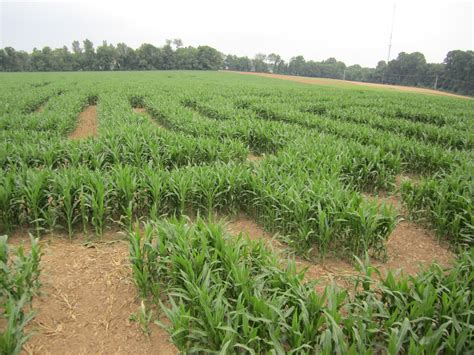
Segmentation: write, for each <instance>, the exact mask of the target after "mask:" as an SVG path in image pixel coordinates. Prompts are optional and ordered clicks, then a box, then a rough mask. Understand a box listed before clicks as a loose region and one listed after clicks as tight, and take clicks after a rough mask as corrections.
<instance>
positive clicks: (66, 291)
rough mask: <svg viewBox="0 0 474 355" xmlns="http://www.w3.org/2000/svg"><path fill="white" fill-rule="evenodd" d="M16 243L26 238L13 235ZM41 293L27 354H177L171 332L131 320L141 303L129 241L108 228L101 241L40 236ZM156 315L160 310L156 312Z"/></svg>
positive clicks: (25, 348) (34, 303)
mask: <svg viewBox="0 0 474 355" xmlns="http://www.w3.org/2000/svg"><path fill="white" fill-rule="evenodd" d="M10 239H11V240H12V243H13V244H18V243H19V241H20V240H26V239H28V238H27V237H26V236H25V235H24V234H23V235H14V236H13V237H11V238H10ZM41 245H42V248H43V253H44V255H43V257H42V260H41V269H42V271H41V272H42V273H41V284H42V285H41V288H40V296H38V297H36V298H35V299H34V301H33V308H34V309H35V310H37V314H36V317H35V318H34V320H33V321H32V323H30V325H29V326H28V328H29V329H28V331H32V332H33V336H32V337H31V338H30V340H29V341H28V342H27V343H26V345H25V347H24V352H25V353H27V354H177V353H178V351H177V349H176V348H175V346H174V345H173V344H172V343H171V341H170V339H169V335H168V333H167V332H166V331H165V330H164V329H162V328H160V327H158V326H157V325H155V324H150V328H151V334H150V335H149V336H146V335H144V334H143V332H142V331H141V329H140V327H139V325H138V324H137V323H135V322H133V321H130V316H131V315H132V314H134V313H137V312H138V309H139V306H140V302H139V299H138V295H137V290H136V288H135V285H134V283H133V281H132V276H131V269H130V263H129V259H128V258H129V247H128V242H127V241H126V240H125V241H124V240H123V236H122V235H120V234H118V233H108V234H107V235H105V236H104V239H103V241H102V242H97V243H90V244H86V243H85V239H84V238H83V237H81V236H78V237H75V239H74V240H73V241H72V242H71V241H69V240H66V239H65V238H64V236H58V235H51V236H43V237H42V240H41ZM154 316H156V314H154Z"/></svg>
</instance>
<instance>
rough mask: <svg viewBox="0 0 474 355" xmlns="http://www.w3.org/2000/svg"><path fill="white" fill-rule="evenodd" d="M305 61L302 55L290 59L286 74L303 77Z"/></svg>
mask: <svg viewBox="0 0 474 355" xmlns="http://www.w3.org/2000/svg"><path fill="white" fill-rule="evenodd" d="M305 65H306V61H305V60H304V57H303V56H302V55H299V56H296V57H293V58H291V59H290V64H289V65H288V73H289V74H291V75H304V74H305Z"/></svg>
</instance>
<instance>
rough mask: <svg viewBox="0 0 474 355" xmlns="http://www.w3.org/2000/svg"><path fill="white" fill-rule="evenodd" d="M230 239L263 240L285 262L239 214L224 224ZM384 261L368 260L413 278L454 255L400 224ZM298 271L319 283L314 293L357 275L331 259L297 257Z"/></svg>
mask: <svg viewBox="0 0 474 355" xmlns="http://www.w3.org/2000/svg"><path fill="white" fill-rule="evenodd" d="M226 228H227V230H228V232H229V233H230V234H231V235H237V234H239V233H242V234H243V235H244V236H245V235H248V237H249V238H250V239H252V240H258V239H263V240H264V241H265V244H267V245H268V246H269V247H270V248H271V249H272V250H273V251H274V252H275V253H276V254H277V255H279V256H280V257H281V258H282V260H286V258H287V247H286V246H285V245H284V244H283V243H281V242H279V241H278V240H276V239H275V238H273V236H271V235H270V234H269V233H267V232H266V231H264V230H263V229H262V227H260V226H259V225H258V224H257V223H255V222H254V221H252V220H251V219H249V218H248V217H247V216H245V215H243V214H239V215H237V216H235V217H233V218H231V219H230V220H229V221H228V222H227V223H226ZM387 254H388V261H387V262H386V263H382V262H380V261H377V260H372V264H373V265H374V266H377V267H378V268H380V269H381V271H382V272H388V271H393V272H395V271H397V270H401V271H402V272H404V273H406V274H415V273H416V272H417V271H418V270H419V267H420V266H422V267H427V266H428V265H430V264H431V263H433V262H435V261H436V262H438V263H439V264H440V265H442V266H449V265H450V263H451V261H452V260H454V255H453V254H452V253H451V252H450V251H449V249H448V245H447V244H445V243H440V242H438V240H437V239H436V237H435V236H434V234H433V233H432V232H431V231H428V230H426V229H424V228H422V227H420V226H418V225H416V224H414V223H412V222H408V221H401V222H399V223H398V225H397V227H396V228H395V230H394V231H393V232H392V234H391V235H390V238H389V241H388V243H387ZM294 259H295V263H296V265H297V268H298V270H302V269H303V268H307V271H306V275H305V279H306V280H319V281H320V285H319V286H318V287H317V289H320V290H321V289H322V288H323V287H324V285H326V284H328V283H330V282H332V281H335V282H336V284H338V285H339V286H343V287H345V286H349V285H350V283H349V278H350V277H351V276H354V275H356V274H357V271H356V269H355V267H354V265H353V264H351V263H350V262H348V261H346V260H342V259H339V258H337V257H335V256H331V255H330V256H327V257H326V259H325V260H324V262H319V263H315V262H313V261H307V260H305V259H303V258H300V257H295V258H294Z"/></svg>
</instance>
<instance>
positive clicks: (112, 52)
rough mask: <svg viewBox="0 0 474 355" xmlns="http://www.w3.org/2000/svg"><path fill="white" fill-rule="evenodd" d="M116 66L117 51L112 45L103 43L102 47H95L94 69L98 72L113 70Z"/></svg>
mask: <svg viewBox="0 0 474 355" xmlns="http://www.w3.org/2000/svg"><path fill="white" fill-rule="evenodd" d="M116 66H117V51H116V49H115V47H114V46H113V45H112V44H107V41H103V42H102V45H101V46H99V47H97V53H96V68H97V69H98V70H114V69H115V68H116Z"/></svg>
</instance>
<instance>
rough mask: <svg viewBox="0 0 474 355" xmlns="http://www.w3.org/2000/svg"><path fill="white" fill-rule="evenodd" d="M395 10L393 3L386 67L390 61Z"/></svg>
mask: <svg viewBox="0 0 474 355" xmlns="http://www.w3.org/2000/svg"><path fill="white" fill-rule="evenodd" d="M395 8H396V3H395V2H394V3H393V12H392V28H391V30H390V41H389V43H388V56H387V65H388V62H389V61H390V52H391V51H392V37H393V23H394V22H395Z"/></svg>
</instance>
